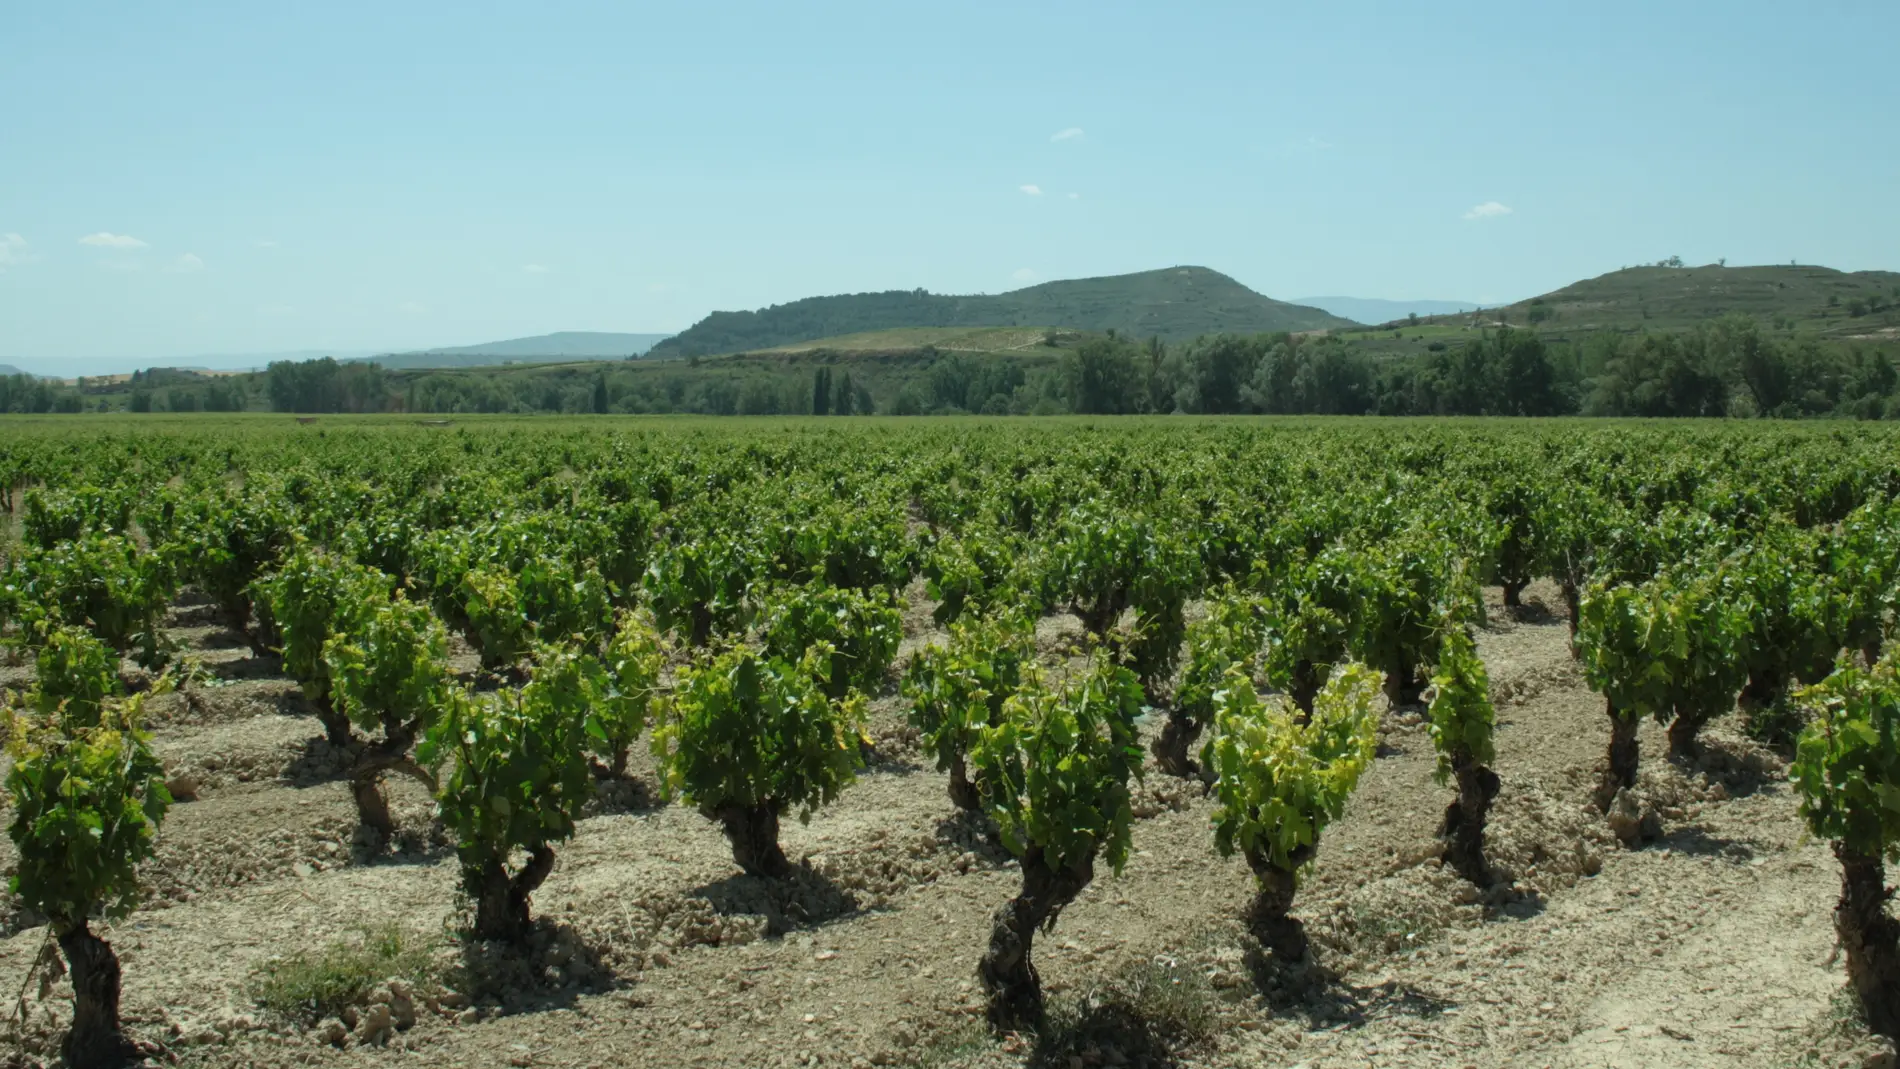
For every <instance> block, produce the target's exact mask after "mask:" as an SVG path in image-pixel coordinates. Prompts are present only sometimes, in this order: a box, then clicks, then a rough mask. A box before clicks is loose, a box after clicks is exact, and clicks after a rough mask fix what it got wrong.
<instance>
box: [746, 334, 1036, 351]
mask: <svg viewBox="0 0 1900 1069" xmlns="http://www.w3.org/2000/svg"><path fill="white" fill-rule="evenodd" d="M1050 333H1051V331H1050V328H1045V327H894V328H892V329H890V330H867V331H864V332H862V333H858V334H841V335H839V336H837V337H834V338H816V339H813V340H812V341H804V342H794V343H793V344H791V345H780V346H775V347H773V348H770V349H754V350H752V352H754V353H756V354H759V355H784V354H790V353H809V352H817V351H820V350H822V351H825V352H833V353H896V352H911V351H915V350H921V349H924V348H931V349H937V350H940V351H942V352H951V353H1001V352H1012V351H1021V350H1026V349H1035V348H1045V347H1046V345H1045V343H1046V342H1047V341H1048V340H1049V336H1050Z"/></svg>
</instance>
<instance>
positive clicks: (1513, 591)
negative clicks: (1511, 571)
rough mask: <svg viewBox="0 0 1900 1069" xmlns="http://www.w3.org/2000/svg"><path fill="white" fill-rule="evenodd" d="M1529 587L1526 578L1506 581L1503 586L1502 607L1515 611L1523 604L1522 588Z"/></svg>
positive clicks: (1528, 580)
mask: <svg viewBox="0 0 1900 1069" xmlns="http://www.w3.org/2000/svg"><path fill="white" fill-rule="evenodd" d="M1530 585H1531V581H1530V579H1528V578H1524V579H1506V580H1505V581H1504V583H1503V586H1504V607H1505V608H1507V609H1515V608H1518V607H1520V606H1522V605H1523V604H1524V588H1525V587H1527V586H1530Z"/></svg>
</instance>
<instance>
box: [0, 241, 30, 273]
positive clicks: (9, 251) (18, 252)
mask: <svg viewBox="0 0 1900 1069" xmlns="http://www.w3.org/2000/svg"><path fill="white" fill-rule="evenodd" d="M34 259H35V257H34V256H33V253H32V252H31V250H29V249H28V247H27V244H26V239H25V238H23V237H21V236H20V235H18V234H0V271H4V270H6V269H7V267H8V265H10V264H24V263H30V262H32V261H33V260H34Z"/></svg>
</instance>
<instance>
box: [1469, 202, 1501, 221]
mask: <svg viewBox="0 0 1900 1069" xmlns="http://www.w3.org/2000/svg"><path fill="white" fill-rule="evenodd" d="M1509 214H1511V209H1510V208H1509V207H1506V206H1505V205H1502V204H1499V203H1498V202H1497V201H1494V200H1487V201H1485V202H1484V203H1483V204H1478V205H1474V206H1473V207H1472V209H1471V210H1470V211H1468V212H1466V213H1465V219H1466V220H1467V221H1470V220H1476V219H1496V218H1498V217H1499V216H1504V215H1509Z"/></svg>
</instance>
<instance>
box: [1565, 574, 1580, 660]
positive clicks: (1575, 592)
mask: <svg viewBox="0 0 1900 1069" xmlns="http://www.w3.org/2000/svg"><path fill="white" fill-rule="evenodd" d="M1561 585H1562V588H1563V595H1564V614H1565V615H1566V616H1568V617H1569V620H1568V623H1569V625H1570V655H1571V656H1572V657H1575V656H1577V623H1578V620H1577V618H1578V617H1579V616H1580V615H1581V614H1582V612H1583V594H1582V592H1581V591H1580V590H1579V589H1578V586H1577V581H1576V580H1575V579H1571V578H1568V577H1566V578H1565V579H1564V581H1563V583H1562V584H1561Z"/></svg>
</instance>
